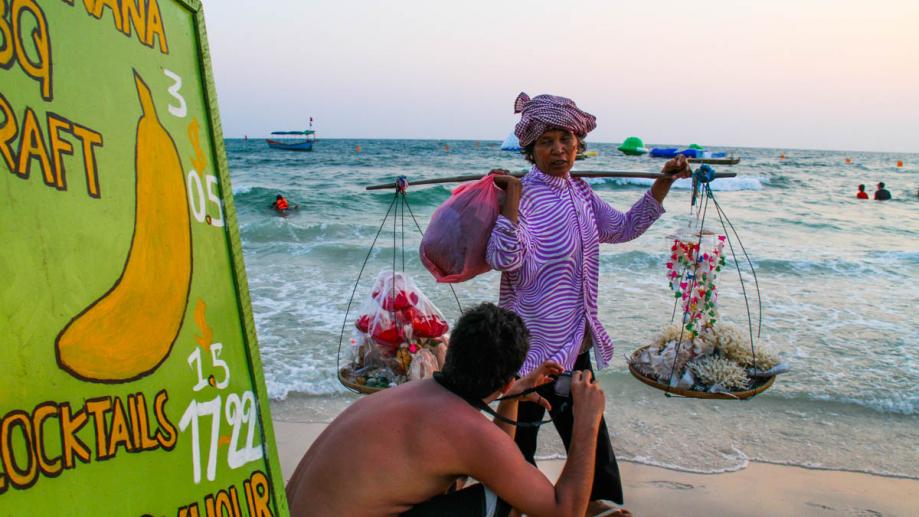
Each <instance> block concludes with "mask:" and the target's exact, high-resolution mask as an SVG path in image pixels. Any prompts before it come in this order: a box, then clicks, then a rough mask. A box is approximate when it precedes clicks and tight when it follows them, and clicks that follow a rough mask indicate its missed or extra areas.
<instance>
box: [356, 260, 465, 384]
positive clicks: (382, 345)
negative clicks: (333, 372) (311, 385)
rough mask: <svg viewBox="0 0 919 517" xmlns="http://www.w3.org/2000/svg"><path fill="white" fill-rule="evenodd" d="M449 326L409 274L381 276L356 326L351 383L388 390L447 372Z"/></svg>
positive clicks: (387, 273)
mask: <svg viewBox="0 0 919 517" xmlns="http://www.w3.org/2000/svg"><path fill="white" fill-rule="evenodd" d="M449 328H450V326H449V324H448V323H447V320H446V319H445V318H444V316H443V314H442V313H441V312H440V310H438V309H437V307H436V306H435V305H434V304H433V303H432V302H431V301H430V300H429V299H428V298H427V297H426V296H425V295H424V293H422V292H421V290H420V289H418V287H417V286H416V285H415V283H414V282H413V281H412V279H411V278H409V277H408V275H406V274H405V273H400V272H396V273H393V272H392V271H383V272H381V273H380V274H379V275H378V276H377V279H376V281H375V282H374V284H373V288H372V289H371V293H370V296H369V297H368V298H367V299H366V300H365V301H364V303H363V305H362V307H361V310H360V313H359V314H358V317H357V319H356V320H355V322H354V330H353V332H352V338H351V364H350V365H349V366H347V367H345V368H344V369H343V370H342V374H343V375H344V377H345V378H347V379H348V380H349V381H350V382H353V383H355V384H359V385H363V386H367V387H370V388H387V387H389V386H393V385H396V384H401V383H403V382H406V381H407V380H412V379H420V378H425V377H429V376H430V375H431V374H432V373H433V372H435V371H437V370H439V369H440V368H441V367H442V366H443V362H444V356H445V354H446V346H447V340H448V336H447V331H448V330H449Z"/></svg>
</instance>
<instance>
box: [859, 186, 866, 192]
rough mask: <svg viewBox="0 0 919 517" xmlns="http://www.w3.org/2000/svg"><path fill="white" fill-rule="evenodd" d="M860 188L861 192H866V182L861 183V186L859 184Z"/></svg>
mask: <svg viewBox="0 0 919 517" xmlns="http://www.w3.org/2000/svg"><path fill="white" fill-rule="evenodd" d="M858 190H859V192H864V191H865V185H864V184H862V185H859V186H858Z"/></svg>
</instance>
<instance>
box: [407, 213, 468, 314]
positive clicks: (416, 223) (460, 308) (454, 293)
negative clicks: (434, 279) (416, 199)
mask: <svg viewBox="0 0 919 517" xmlns="http://www.w3.org/2000/svg"><path fill="white" fill-rule="evenodd" d="M405 206H406V207H408V213H409V215H410V216H412V221H414V222H415V228H418V231H419V232H420V233H421V235H424V230H422V229H421V225H420V224H418V219H415V213H414V212H412V206H411V205H410V204H408V195H406V196H405ZM447 287H449V288H450V292H451V293H453V299H454V300H456V306H457V307H458V308H459V311H460V314H462V313H463V304H461V303H460V301H459V296H457V295H456V291H455V290H454V289H453V284H447Z"/></svg>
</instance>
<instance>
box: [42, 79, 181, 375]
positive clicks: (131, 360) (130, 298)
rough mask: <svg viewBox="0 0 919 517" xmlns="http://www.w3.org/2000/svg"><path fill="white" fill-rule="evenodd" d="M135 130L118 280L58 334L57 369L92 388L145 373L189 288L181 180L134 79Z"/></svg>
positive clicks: (170, 333) (158, 358) (169, 335)
mask: <svg viewBox="0 0 919 517" xmlns="http://www.w3.org/2000/svg"><path fill="white" fill-rule="evenodd" d="M134 82H135V85H136V87H137V95H138V97H139V99H140V105H141V109H142V111H143V113H142V115H141V117H140V120H139V121H138V123H137V143H136V147H135V163H134V170H135V175H136V178H135V180H136V182H135V185H136V186H135V193H136V197H135V214H134V235H133V237H132V239H131V248H130V250H129V251H128V257H127V260H126V261H125V264H124V269H123V270H122V272H121V276H120V277H119V278H118V280H116V281H115V284H114V285H113V286H112V287H111V289H109V290H108V292H106V293H105V294H103V295H102V296H101V297H100V298H99V299H98V300H96V301H95V302H93V303H92V304H91V305H90V306H89V307H87V308H86V309H84V310H83V311H82V312H81V313H80V314H78V315H76V316H75V317H74V318H73V319H72V320H71V321H70V322H69V323H68V324H67V326H65V327H64V329H63V330H61V332H60V334H58V337H57V341H56V343H55V345H56V351H57V361H58V364H59V365H60V366H61V367H62V368H63V369H65V370H66V371H68V372H70V373H71V374H72V375H74V376H76V377H78V378H80V379H84V380H88V381H95V382H125V381H129V380H133V379H137V378H140V377H143V376H145V375H147V374H149V373H151V372H153V371H154V370H155V369H156V368H157V367H158V366H159V365H160V363H162V362H163V360H164V359H166V357H167V356H168V355H169V351H170V350H171V349H172V345H173V343H174V342H175V340H176V337H177V336H178V333H179V329H180V328H181V327H182V321H183V319H184V317H185V310H186V306H187V304H188V292H189V288H190V286H191V272H192V250H191V226H190V221H189V214H188V202H187V201H186V192H185V175H184V173H183V171H182V163H181V161H180V160H179V153H178V150H177V149H176V145H175V142H174V141H173V140H172V137H170V136H169V133H167V132H166V129H165V128H164V127H163V126H162V124H161V123H160V120H159V117H157V114H156V108H155V106H154V105H153V97H152V95H151V93H150V88H148V87H147V85H146V83H144V81H143V79H142V78H141V77H140V75H138V74H137V72H136V71H135V72H134Z"/></svg>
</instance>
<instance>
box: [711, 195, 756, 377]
mask: <svg viewBox="0 0 919 517" xmlns="http://www.w3.org/2000/svg"><path fill="white" fill-rule="evenodd" d="M709 195H711V189H709ZM712 199H715V198H714V196H712ZM715 207H718V204H717V202H716V203H715ZM722 217H723V218H722ZM718 219H719V220H720V221H721V227H722V228H724V234H725V237H726V238H727V241H728V247H729V248H730V249H731V258H732V259H733V260H734V267H736V268H737V277H738V278H740V290H741V292H742V293H743V300H744V304H745V305H746V307H747V327H748V329H749V331H750V353H751V354H752V355H753V369H754V370H756V346H755V345H754V344H753V316H752V315H751V314H750V300H749V299H748V298H747V288H746V286H745V285H744V281H743V275H742V274H741V272H740V262H738V261H737V254H735V253H734V245H733V244H732V243H731V236H730V234H728V230H727V228H725V226H724V219H727V214H725V213H724V212H723V211H722V210H720V209H719V210H718ZM728 221H729V222H730V220H728ZM731 229H732V230H734V226H733V225H731ZM734 236H735V237H737V243H738V244H739V245H740V246H741V247H742V246H743V244H741V243H740V237H738V236H737V231H736V230H734ZM744 254H745V255H746V250H744ZM747 260H749V256H748V257H747ZM750 268H751V270H752V268H753V264H752V263H751V264H750ZM754 278H755V274H754ZM756 295H757V297H759V284H758V283H757V286H756ZM760 319H762V309H760ZM757 337H759V335H757Z"/></svg>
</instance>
